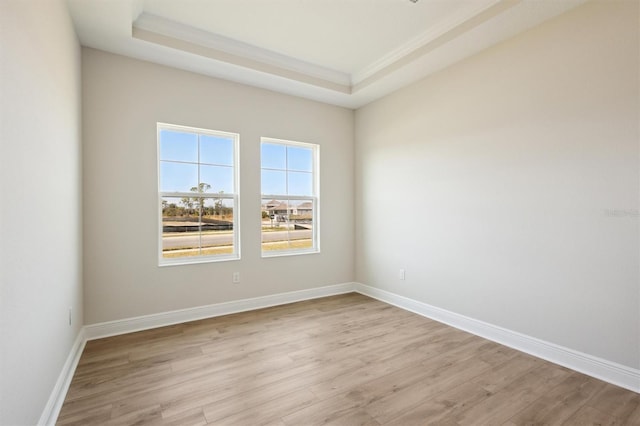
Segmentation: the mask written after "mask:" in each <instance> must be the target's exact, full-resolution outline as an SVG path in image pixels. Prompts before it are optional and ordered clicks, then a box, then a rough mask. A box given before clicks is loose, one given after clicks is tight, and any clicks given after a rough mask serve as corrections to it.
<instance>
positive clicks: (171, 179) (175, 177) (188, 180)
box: [160, 161, 198, 192]
mask: <svg viewBox="0 0 640 426" xmlns="http://www.w3.org/2000/svg"><path fill="white" fill-rule="evenodd" d="M197 185H198V165H197V164H185V163H171V162H167V161H161V162H160V191H161V192H190V191H191V188H193V187H196V186H197Z"/></svg>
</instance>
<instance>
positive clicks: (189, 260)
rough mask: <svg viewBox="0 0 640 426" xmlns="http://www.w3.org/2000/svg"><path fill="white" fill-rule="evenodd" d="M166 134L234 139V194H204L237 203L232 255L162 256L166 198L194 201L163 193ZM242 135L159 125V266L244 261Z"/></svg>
mask: <svg viewBox="0 0 640 426" xmlns="http://www.w3.org/2000/svg"><path fill="white" fill-rule="evenodd" d="M162 130H174V131H178V132H186V133H198V134H205V135H211V136H222V137H229V138H233V182H234V185H233V186H234V188H233V189H234V193H233V194H216V193H211V194H203V195H202V198H212V199H220V198H222V199H227V200H233V248H234V252H233V253H232V254H216V255H198V256H191V257H178V258H165V257H163V256H162V228H163V226H162V198H163V197H179V198H182V197H193V192H162V191H160V162H161V160H160V132H161V131H162ZM239 146H240V135H239V134H238V133H231V132H224V131H219V130H210V129H202V128H198V127H190V126H181V125H177V124H168V123H160V122H158V123H157V125H156V149H157V157H156V158H157V160H156V167H157V172H158V176H157V182H158V206H157V212H158V227H157V229H158V266H160V267H163V266H177V265H192V264H197V263H211V262H226V261H230V260H239V259H240V170H239V167H238V166H239V164H240V149H239Z"/></svg>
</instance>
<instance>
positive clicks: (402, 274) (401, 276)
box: [398, 269, 404, 281]
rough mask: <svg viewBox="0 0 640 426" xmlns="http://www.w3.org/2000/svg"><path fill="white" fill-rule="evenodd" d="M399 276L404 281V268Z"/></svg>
mask: <svg viewBox="0 0 640 426" xmlns="http://www.w3.org/2000/svg"><path fill="white" fill-rule="evenodd" d="M398 278H400V279H401V280H402V281H404V269H400V273H399V274H398Z"/></svg>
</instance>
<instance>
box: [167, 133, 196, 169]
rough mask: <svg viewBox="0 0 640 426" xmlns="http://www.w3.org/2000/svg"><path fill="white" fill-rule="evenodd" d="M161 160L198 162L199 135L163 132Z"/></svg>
mask: <svg viewBox="0 0 640 426" xmlns="http://www.w3.org/2000/svg"><path fill="white" fill-rule="evenodd" d="M160 160H171V161H189V162H193V163H195V162H197V161H198V135H195V134H193V133H183V132H175V131H171V130H161V131H160Z"/></svg>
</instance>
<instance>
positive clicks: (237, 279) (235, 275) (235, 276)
mask: <svg viewBox="0 0 640 426" xmlns="http://www.w3.org/2000/svg"><path fill="white" fill-rule="evenodd" d="M233 282H234V283H235V284H237V283H239V282H240V272H234V273H233Z"/></svg>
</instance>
